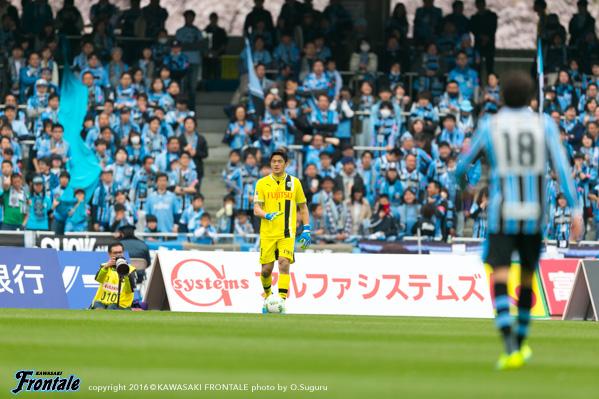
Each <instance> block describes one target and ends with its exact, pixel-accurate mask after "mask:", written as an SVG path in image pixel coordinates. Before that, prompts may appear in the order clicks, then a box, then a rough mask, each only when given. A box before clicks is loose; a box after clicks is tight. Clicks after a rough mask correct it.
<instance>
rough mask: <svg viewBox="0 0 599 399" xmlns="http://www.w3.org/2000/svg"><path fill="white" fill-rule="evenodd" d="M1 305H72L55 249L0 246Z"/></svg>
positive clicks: (6, 306) (5, 306)
mask: <svg viewBox="0 0 599 399" xmlns="http://www.w3.org/2000/svg"><path fill="white" fill-rule="evenodd" d="M0 308H29V309H68V308H69V303H68V302H67V296H66V294H65V290H64V286H63V284H62V279H61V277H60V263H59V262H58V256H57V254H56V251H53V250H49V249H33V248H0Z"/></svg>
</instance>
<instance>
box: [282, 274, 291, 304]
mask: <svg viewBox="0 0 599 399" xmlns="http://www.w3.org/2000/svg"><path fill="white" fill-rule="evenodd" d="M290 278H291V277H289V274H279V295H281V298H283V299H287V291H288V290H289V280H290Z"/></svg>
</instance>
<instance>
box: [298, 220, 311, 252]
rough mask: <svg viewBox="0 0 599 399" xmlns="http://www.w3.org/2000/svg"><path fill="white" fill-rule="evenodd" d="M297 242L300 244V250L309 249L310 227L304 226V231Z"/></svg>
mask: <svg viewBox="0 0 599 399" xmlns="http://www.w3.org/2000/svg"><path fill="white" fill-rule="evenodd" d="M298 242H299V243H300V248H301V249H308V248H310V225H307V224H306V225H304V230H303V231H302V234H301V235H300V237H299V240H298Z"/></svg>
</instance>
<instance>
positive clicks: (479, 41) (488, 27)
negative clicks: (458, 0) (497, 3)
mask: <svg viewBox="0 0 599 399" xmlns="http://www.w3.org/2000/svg"><path fill="white" fill-rule="evenodd" d="M475 5H476V13H475V14H474V15H472V17H471V19H470V32H472V34H473V35H474V48H475V50H476V51H478V53H479V54H480V55H481V56H483V57H485V65H486V67H487V73H491V72H493V71H494V69H493V68H494V64H495V33H496V32H497V14H495V13H494V12H493V11H491V10H489V9H488V8H487V4H486V1H485V0H476V2H475Z"/></svg>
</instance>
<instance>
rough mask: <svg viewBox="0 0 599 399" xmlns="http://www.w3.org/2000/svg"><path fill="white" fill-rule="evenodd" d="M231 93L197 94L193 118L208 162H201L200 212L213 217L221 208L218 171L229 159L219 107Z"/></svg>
mask: <svg viewBox="0 0 599 399" xmlns="http://www.w3.org/2000/svg"><path fill="white" fill-rule="evenodd" d="M232 96H233V93H232V92H214V91H211V92H205V91H203V92H198V93H197V100H196V102H197V104H196V115H197V117H198V131H199V133H200V134H202V135H203V136H204V137H205V138H206V142H207V143H208V158H207V159H205V160H204V179H203V180H202V195H204V209H205V210H206V211H207V212H209V213H210V214H211V215H212V216H213V222H214V214H215V213H216V212H217V211H218V210H219V209H220V208H221V207H222V204H223V196H224V193H225V191H224V190H225V185H224V183H223V178H222V171H223V169H224V167H225V164H226V163H227V160H228V157H229V147H228V146H225V145H224V144H222V143H221V140H222V139H223V137H224V134H225V130H226V128H227V123H228V119H227V117H226V116H225V114H224V112H223V107H224V106H225V105H228V104H229V103H230V101H231V97H232Z"/></svg>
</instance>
